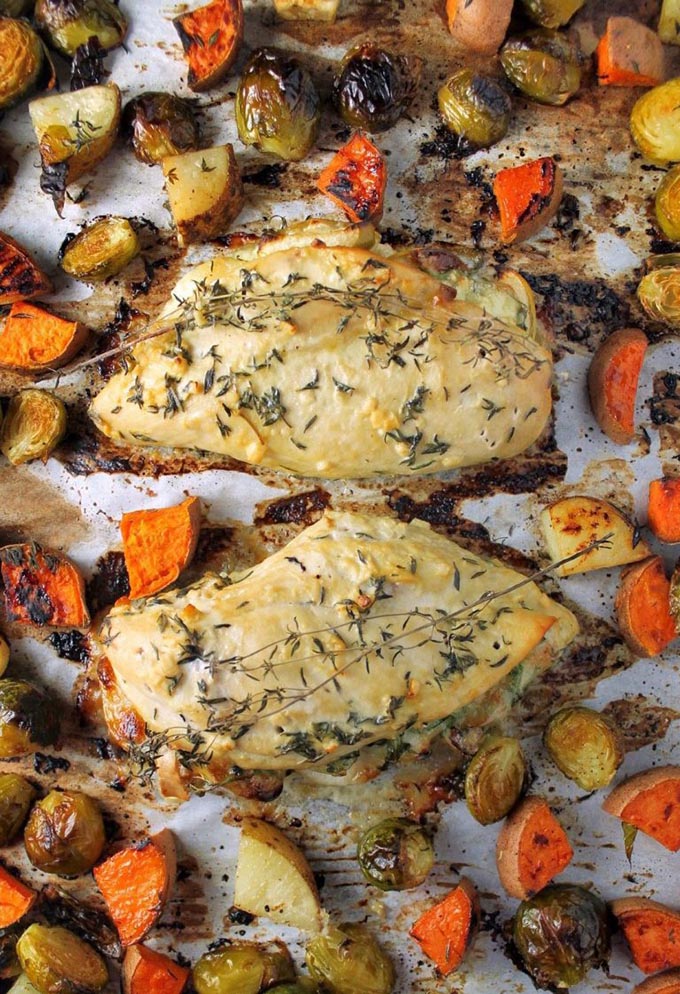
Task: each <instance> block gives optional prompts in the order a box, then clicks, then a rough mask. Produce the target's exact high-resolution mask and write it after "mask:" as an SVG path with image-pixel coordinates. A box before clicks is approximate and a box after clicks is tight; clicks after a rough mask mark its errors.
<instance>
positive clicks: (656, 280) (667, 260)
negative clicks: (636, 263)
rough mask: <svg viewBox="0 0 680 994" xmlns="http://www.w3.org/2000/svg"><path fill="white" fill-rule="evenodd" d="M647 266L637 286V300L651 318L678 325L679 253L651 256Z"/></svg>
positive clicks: (679, 302)
mask: <svg viewBox="0 0 680 994" xmlns="http://www.w3.org/2000/svg"><path fill="white" fill-rule="evenodd" d="M647 268H648V269H649V270H650V271H649V272H648V273H647V274H646V275H645V276H643V277H642V279H641V280H640V283H639V285H638V288H637V295H638V300H639V301H640V303H641V304H642V306H643V307H644V309H645V311H646V312H647V314H648V315H649V316H650V318H653V320H655V321H663V322H664V323H665V324H669V325H672V326H673V327H675V328H677V327H680V255H678V254H677V253H669V254H668V255H658V256H652V257H651V258H650V259H648V260H647Z"/></svg>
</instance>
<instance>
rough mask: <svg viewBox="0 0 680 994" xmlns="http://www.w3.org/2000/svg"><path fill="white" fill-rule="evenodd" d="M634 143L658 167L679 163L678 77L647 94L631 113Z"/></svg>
mask: <svg viewBox="0 0 680 994" xmlns="http://www.w3.org/2000/svg"><path fill="white" fill-rule="evenodd" d="M630 131H631V134H632V136H633V141H634V142H635V144H636V145H637V147H638V148H639V149H640V151H641V152H642V154H643V155H644V157H645V158H646V159H649V161H650V162H653V163H655V164H656V165H658V166H665V165H668V163H669V162H680V77H676V78H675V79H669V80H668V82H667V83H662V84H661V85H660V86H655V87H654V88H653V89H652V90H648V91H647V93H645V94H643V96H641V97H640V99H639V100H638V101H637V102H636V103H635V104H634V105H633V109H632V111H631V113H630Z"/></svg>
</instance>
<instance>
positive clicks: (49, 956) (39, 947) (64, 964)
mask: <svg viewBox="0 0 680 994" xmlns="http://www.w3.org/2000/svg"><path fill="white" fill-rule="evenodd" d="M17 954H18V956H19V962H20V963H21V967H22V969H23V971H24V973H25V974H26V975H27V977H28V979H29V980H30V981H31V983H32V984H33V985H34V986H35V987H37V988H38V990H39V991H42V992H43V994H97V992H98V991H101V990H103V989H104V988H105V987H106V985H107V983H108V980H109V974H108V970H107V968H106V963H105V962H104V960H103V959H102V957H101V956H100V955H99V953H98V952H96V951H95V950H94V949H93V948H92V947H91V946H88V944H87V942H83V940H82V939H79V938H78V936H77V935H74V934H73V933H72V932H69V931H68V929H65V928H61V927H60V926H59V925H38V924H34V925H30V926H29V928H27V929H26V931H25V932H24V934H23V935H22V936H21V938H20V939H19V941H18V942H17Z"/></svg>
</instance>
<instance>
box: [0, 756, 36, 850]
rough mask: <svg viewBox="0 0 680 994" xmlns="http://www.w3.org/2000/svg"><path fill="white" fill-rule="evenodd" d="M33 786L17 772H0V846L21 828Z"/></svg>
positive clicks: (9, 840)
mask: <svg viewBox="0 0 680 994" xmlns="http://www.w3.org/2000/svg"><path fill="white" fill-rule="evenodd" d="M35 796H36V790H35V787H34V786H33V785H32V784H30V783H29V782H28V780H26V779H25V778H24V777H20V776H19V775H18V774H17V773H2V774H0V846H6V845H7V844H8V843H9V842H11V841H12V840H13V839H14V837H15V836H16V835H18V834H19V832H20V831H21V829H22V828H23V825H24V822H25V821H26V818H27V817H28V812H29V809H30V807H31V804H32V803H33V801H34V800H35Z"/></svg>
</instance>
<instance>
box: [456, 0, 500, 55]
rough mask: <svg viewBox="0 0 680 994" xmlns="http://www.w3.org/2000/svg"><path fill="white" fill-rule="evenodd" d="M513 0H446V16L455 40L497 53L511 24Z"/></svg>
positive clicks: (484, 52)
mask: <svg viewBox="0 0 680 994" xmlns="http://www.w3.org/2000/svg"><path fill="white" fill-rule="evenodd" d="M511 14H512V0H446V19H447V21H448V25H449V31H450V32H451V34H452V35H453V37H454V38H455V40H456V41H457V42H458V43H459V44H460V45H461V46H462V47H463V48H464V49H466V50H468V51H470V52H479V53H480V54H481V55H495V53H496V52H497V51H498V49H499V48H500V47H501V45H502V44H503V39H504V38H505V32H506V31H507V30H508V25H509V24H510V15H511Z"/></svg>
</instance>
